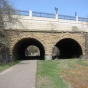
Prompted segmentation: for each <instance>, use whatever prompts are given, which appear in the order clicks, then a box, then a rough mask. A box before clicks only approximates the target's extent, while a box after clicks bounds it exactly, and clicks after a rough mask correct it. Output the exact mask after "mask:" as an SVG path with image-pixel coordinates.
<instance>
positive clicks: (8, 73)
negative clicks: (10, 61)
mask: <svg viewBox="0 0 88 88" xmlns="http://www.w3.org/2000/svg"><path fill="white" fill-rule="evenodd" d="M36 62H37V61H36V60H25V61H21V62H20V63H18V64H16V65H14V66H12V67H10V68H9V69H6V70H4V71H3V72H1V73H0V88H35V79H36V67H37V64H36Z"/></svg>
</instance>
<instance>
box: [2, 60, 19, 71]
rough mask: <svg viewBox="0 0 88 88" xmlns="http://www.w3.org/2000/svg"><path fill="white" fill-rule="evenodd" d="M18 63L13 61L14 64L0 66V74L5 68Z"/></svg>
mask: <svg viewBox="0 0 88 88" xmlns="http://www.w3.org/2000/svg"><path fill="white" fill-rule="evenodd" d="M19 62H20V61H14V62H9V63H7V64H5V65H0V72H2V71H3V70H5V69H7V68H9V67H11V66H13V65H15V64H17V63H19Z"/></svg>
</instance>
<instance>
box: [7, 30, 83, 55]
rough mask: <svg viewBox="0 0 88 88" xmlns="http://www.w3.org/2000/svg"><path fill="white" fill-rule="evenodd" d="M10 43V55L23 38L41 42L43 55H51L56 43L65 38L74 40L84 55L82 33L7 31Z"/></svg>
mask: <svg viewBox="0 0 88 88" xmlns="http://www.w3.org/2000/svg"><path fill="white" fill-rule="evenodd" d="M7 32H8V34H9V36H8V37H9V41H10V54H11V55H12V50H13V47H14V45H15V44H16V43H17V42H18V41H20V40H21V39H23V38H34V39H37V40H38V41H40V42H41V44H42V45H43V46H44V49H45V54H46V55H52V51H53V48H54V46H55V45H56V43H58V42H59V41H60V40H62V39H65V38H71V39H74V40H75V41H77V42H78V43H79V45H80V46H81V48H82V52H83V55H85V34H83V33H71V32H70V33H69V32H67V33H66V32H44V31H41V32H38V31H35V32H32V31H31V32H30V31H7Z"/></svg>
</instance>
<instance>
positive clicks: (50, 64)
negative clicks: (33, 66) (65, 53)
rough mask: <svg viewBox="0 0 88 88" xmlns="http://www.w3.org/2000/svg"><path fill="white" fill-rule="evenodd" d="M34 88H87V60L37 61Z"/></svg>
mask: <svg viewBox="0 0 88 88" xmlns="http://www.w3.org/2000/svg"><path fill="white" fill-rule="evenodd" d="M36 88H88V60H78V59H70V60H66V59H65V60H49V61H38V62H37V76H36Z"/></svg>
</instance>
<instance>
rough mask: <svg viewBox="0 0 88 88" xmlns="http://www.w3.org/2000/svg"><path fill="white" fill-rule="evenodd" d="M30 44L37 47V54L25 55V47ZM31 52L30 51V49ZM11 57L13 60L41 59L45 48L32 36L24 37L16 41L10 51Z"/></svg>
mask: <svg viewBox="0 0 88 88" xmlns="http://www.w3.org/2000/svg"><path fill="white" fill-rule="evenodd" d="M30 46H36V47H37V48H38V49H39V53H40V54H39V55H27V53H28V51H27V48H28V47H30ZM30 52H31V51H30ZM12 57H13V58H14V59H15V60H34V59H39V60H43V59H44V57H45V50H44V47H43V45H42V44H41V42H39V41H38V40H36V39H34V38H24V39H21V40H20V41H18V42H17V43H16V44H15V46H14V48H13V51H12Z"/></svg>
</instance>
